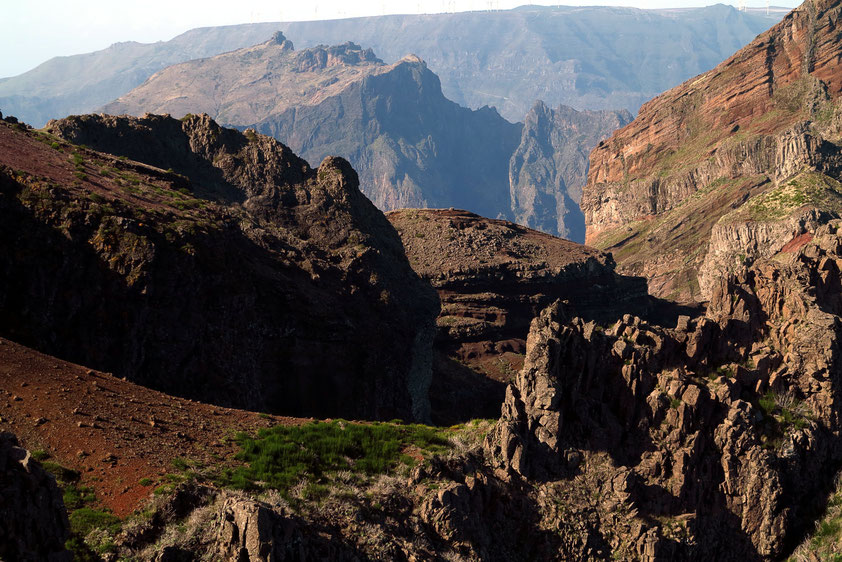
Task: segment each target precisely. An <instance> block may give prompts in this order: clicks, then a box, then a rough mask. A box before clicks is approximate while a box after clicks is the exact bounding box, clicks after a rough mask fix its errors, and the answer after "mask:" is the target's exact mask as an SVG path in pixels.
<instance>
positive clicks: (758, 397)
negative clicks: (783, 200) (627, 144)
mask: <svg viewBox="0 0 842 562" xmlns="http://www.w3.org/2000/svg"><path fill="white" fill-rule="evenodd" d="M840 227H842V222H840V221H838V220H834V221H831V222H829V223H828V224H827V225H824V226H820V227H818V228H817V230H816V236H815V238H813V239H812V240H810V241H809V242H807V243H806V244H804V245H802V246H801V247H800V248H797V249H795V250H794V251H789V250H785V251H782V252H779V253H777V254H776V255H774V256H771V257H769V258H758V259H757V260H756V261H755V262H754V263H753V265H751V266H750V267H748V268H747V269H746V270H743V271H742V272H741V274H740V275H738V276H734V275H731V276H723V277H721V278H720V279H719V280H718V282H717V283H716V286H715V288H714V289H713V291H712V296H711V302H710V306H709V308H708V311H707V314H706V316H703V317H699V318H695V319H694V318H690V317H681V318H679V321H678V323H677V325H676V327H675V328H674V329H664V328H658V327H656V326H653V325H650V324H648V323H646V322H644V321H641V320H640V319H638V318H635V317H632V316H626V317H624V318H623V319H622V320H621V321H619V322H618V323H616V324H615V325H614V326H612V327H611V328H609V329H605V330H603V329H601V328H600V327H599V326H598V325H596V324H595V323H592V322H590V323H586V322H584V321H582V320H581V319H577V318H573V319H571V317H570V315H569V313H567V312H565V310H564V307H563V306H562V305H560V304H559V303H556V304H555V305H553V306H552V307H550V308H548V309H546V310H545V311H543V312H542V313H541V315H540V317H538V318H536V320H535V321H534V322H533V325H532V329H531V331H530V335H529V339H528V342H527V357H526V362H525V365H524V368H523V370H522V371H521V372H520V373H519V375H518V377H517V379H516V381H515V382H514V383H513V384H512V385H510V386H509V388H508V390H507V395H506V401H505V404H504V406H503V415H502V417H501V419H500V421H499V422H498V424H497V427H496V428H495V430H494V431H493V432H492V433H491V434H490V435H489V437H488V438H487V441H486V447H487V450H488V451H489V453H490V454H491V455H492V458H494V459H495V462H496V463H497V465H498V466H500V467H501V468H503V469H505V470H507V471H509V472H510V474H512V475H517V476H518V477H522V478H527V479H529V480H531V481H535V480H537V481H541V482H552V483H553V485H554V486H559V487H560V488H562V489H563V490H570V491H572V490H574V489H578V488H581V487H585V488H586V489H590V491H591V492H590V493H592V494H595V495H597V496H599V498H600V500H599V506H598V507H597V510H598V511H599V512H600V514H601V515H602V516H603V517H605V518H604V519H602V525H601V527H600V530H601V533H602V534H603V536H604V537H605V539H606V540H607V541H608V542H609V543H610V544H611V545H612V547H613V548H614V549H615V553H618V554H620V555H621V557H634V558H640V559H645V560H655V559H668V558H676V557H679V558H684V557H690V558H699V557H701V558H706V559H722V560H731V559H733V560H738V559H768V558H777V557H780V556H781V555H783V554H784V553H785V552H786V550H787V548H791V547H792V546H793V544H794V543H793V541H794V540H797V539H798V538H799V536H800V533H801V532H803V530H804V529H805V527H806V526H807V521H808V520H809V518H810V517H811V515H812V514H816V513H818V512H819V510H820V508H821V500H820V498H821V497H822V494H824V493H825V492H826V491H827V490H829V489H830V488H831V487H832V485H833V480H834V471H835V470H836V467H837V466H838V463H839V461H840V457H839V453H838V450H839V437H838V435H839V427H840V426H839V423H840V419H839V415H838V413H837V412H836V411H835V410H836V409H835V408H834V406H833V404H836V403H837V401H838V395H839V392H840V382H842V381H840V380H839V373H840V364H839V341H840V336H842V319H840V312H842V308H840V302H842V301H840V290H839V284H838V282H837V279H838V276H839V271H840V267H842V254H841V253H840V252H839V249H840V247H842V246H840V233H842V231H840ZM606 453H607V454H606ZM817 499H818V501H816V500H817Z"/></svg>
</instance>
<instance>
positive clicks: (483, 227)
mask: <svg viewBox="0 0 842 562" xmlns="http://www.w3.org/2000/svg"><path fill="white" fill-rule="evenodd" d="M386 216H387V218H388V219H389V220H390V221H391V222H392V224H393V225H394V226H395V228H396V229H397V230H398V233H399V234H400V236H401V239H402V240H403V242H404V247H405V248H406V252H407V256H408V257H409V260H410V264H411V265H412V267H413V268H414V269H415V271H416V272H417V273H418V274H419V275H420V276H421V277H422V278H423V279H425V280H428V281H429V282H430V283H431V284H432V285H433V287H435V288H436V290H437V291H438V293H439V297H440V299H441V302H442V310H441V313H440V315H439V318H438V320H437V321H436V323H437V325H438V331H439V332H438V336H437V340H436V349H437V351H438V353H439V358H438V361H437V364H436V369H435V375H434V383H433V385H434V386H433V390H432V391H431V397H432V398H431V399H432V400H433V402H434V407H435V405H436V404H438V406H439V408H438V409H437V410H438V415H439V418H438V419H439V420H440V421H441V422H442V423H450V422H452V421H454V420H453V418H452V416H453V415H454V413H455V412H458V416H459V418H458V419H467V418H469V417H491V416H495V415H496V414H497V412H498V411H499V405H500V401H501V400H502V397H503V383H507V382H509V380H511V378H512V376H513V375H514V373H516V372H517V371H518V370H520V367H521V365H522V361H523V352H524V349H525V348H524V344H525V340H526V335H527V333H528V331H529V323H530V322H531V321H532V318H534V317H535V315H536V314H537V313H538V312H540V311H541V310H542V309H543V308H545V307H546V306H548V305H549V304H551V303H552V302H553V301H555V300H556V299H564V300H567V301H568V302H570V303H571V304H570V306H571V307H573V308H574V309H575V310H576V313H577V314H579V315H581V316H584V317H587V318H591V319H593V318H595V319H598V320H600V321H604V322H610V321H613V320H615V319H616V318H617V317H619V316H621V315H622V314H623V313H624V312H625V311H628V310H633V311H636V312H637V313H638V314H643V313H644V312H645V310H646V308H647V307H648V306H649V304H650V303H649V301H648V295H647V293H646V284H645V282H644V280H643V279H639V278H630V277H622V276H619V275H616V274H615V273H614V263H613V260H612V259H611V256H610V255H608V254H604V253H602V252H599V251H597V250H593V249H591V248H588V247H585V246H581V245H579V244H575V243H573V242H570V241H568V240H563V239H560V238H555V237H553V236H550V235H548V234H544V233H541V232H537V231H535V230H531V229H528V228H524V227H522V226H520V225H516V224H514V223H510V222H506V221H501V220H494V219H486V218H483V217H480V216H477V215H475V214H473V213H469V212H466V211H459V210H425V209H419V210H403V211H392V212H389V213H387V215H386ZM454 360H455V361H454ZM465 367H469V369H470V370H473V371H474V372H475V373H476V374H480V375H481V376H480V377H479V378H478V379H477V377H476V374H474V375H473V376H472V374H471V373H470V371H469V370H468V371H466V369H465ZM472 379H476V380H473V382H472ZM483 379H485V380H483ZM478 395H479V396H481V397H482V398H478ZM434 409H435V408H434ZM442 416H443V417H442Z"/></svg>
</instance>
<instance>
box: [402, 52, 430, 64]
mask: <svg viewBox="0 0 842 562" xmlns="http://www.w3.org/2000/svg"><path fill="white" fill-rule="evenodd" d="M401 62H408V63H411V64H421V65H424V67H426V66H427V63H426V62H424V59H422V58H421V57H419V56H418V55H415V54H413V53H409V54H408V55H406V56H404V57H403V58H402V59H401Z"/></svg>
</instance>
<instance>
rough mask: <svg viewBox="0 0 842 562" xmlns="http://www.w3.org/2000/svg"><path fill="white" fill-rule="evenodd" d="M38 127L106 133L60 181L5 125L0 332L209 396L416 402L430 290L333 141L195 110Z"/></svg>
mask: <svg viewBox="0 0 842 562" xmlns="http://www.w3.org/2000/svg"><path fill="white" fill-rule="evenodd" d="M50 131H52V132H53V133H55V134H57V135H59V136H61V137H63V138H65V139H68V140H70V141H72V142H76V143H79V144H85V145H87V146H88V147H91V148H92V149H96V150H100V151H103V152H94V151H93V150H90V149H87V150H86V149H77V150H79V151H81V152H80V154H83V156H80V157H81V158H83V159H84V160H85V161H87V162H96V163H95V164H87V166H88V167H87V168H86V170H87V172H86V174H85V176H84V179H82V180H79V179H76V180H74V181H76V184H75V185H73V184H72V183H71V182H69V181H67V182H65V183H61V182H57V178H56V179H53V178H51V175H55V174H58V172H57V171H56V170H60V169H61V166H62V165H64V166H70V164H67V163H66V162H67V161H66V158H67V156H66V154H64V153H60V152H58V151H52V152H50V151H51V149H50V148H49V147H48V146H46V145H44V144H41V143H38V142H37V141H36V140H34V138H32V137H23V136H22V135H19V137H20V138H19V143H34V145H33V146H32V147H30V148H31V149H32V151H33V152H32V158H33V159H35V158H37V160H31V161H27V162H24V163H16V164H15V168H16V169H20V170H27V169H30V170H32V172H33V175H29V174H25V175H24V176H16V175H14V174H11V173H9V172H8V171H7V173H4V174H2V175H1V176H0V178H2V197H0V213H2V216H3V217H4V219H3V221H2V226H0V247H2V248H3V251H2V256H3V257H2V259H0V279H2V283H0V286H2V289H0V302H3V306H4V315H3V318H2V320H0V330H2V332H3V333H4V335H8V336H10V337H12V338H15V339H17V340H19V341H21V342H27V343H28V344H30V345H32V346H33V347H36V348H38V349H39V350H42V351H46V352H48V353H51V354H54V355H57V356H59V357H62V358H67V359H70V360H74V361H76V362H78V363H82V364H85V365H89V366H91V367H94V368H98V369H101V370H105V371H111V372H114V373H116V374H119V375H121V376H126V377H128V378H129V379H131V380H133V381H135V382H139V383H141V384H145V385H148V386H152V387H155V388H157V389H161V390H164V391H166V392H169V393H171V394H177V395H181V396H188V397H191V398H196V399H201V400H204V401H208V402H213V403H217V404H222V405H228V406H237V407H242V408H249V409H254V410H268V411H272V412H283V413H286V414H291V415H301V416H322V417H327V416H343V417H353V418H386V419H392V418H395V417H400V418H403V419H416V420H425V419H427V418H428V416H429V405H428V397H427V389H428V386H429V381H430V370H431V364H432V357H431V344H432V338H433V329H434V327H433V319H434V318H435V315H436V313H437V310H438V304H437V298H436V295H435V292H434V291H433V290H432V289H431V288H430V287H429V285H427V284H425V283H424V282H422V281H421V280H420V279H419V278H418V276H417V275H416V274H415V273H414V272H413V271H412V270H411V268H410V266H409V263H408V262H407V259H406V256H405V254H404V252H403V247H402V245H401V241H400V238H399V237H398V235H397V233H396V232H395V230H394V229H393V228H392V226H391V225H390V224H389V222H388V221H387V220H386V218H385V217H384V216H383V214H382V213H381V212H380V211H378V210H377V209H376V208H375V207H374V205H372V204H371V203H370V202H369V201H368V200H367V199H366V198H365V196H364V195H363V194H362V193H361V192H360V191H359V188H358V179H357V176H356V173H355V172H354V171H353V169H352V168H351V167H350V165H349V164H348V163H347V162H346V161H344V160H342V159H339V158H328V159H326V160H325V161H324V162H323V163H322V165H321V166H320V167H319V168H318V170H313V169H311V168H310V167H309V166H308V165H307V163H306V162H304V161H303V160H301V159H300V158H298V157H296V156H295V155H294V154H292V153H291V152H290V150H289V149H288V148H287V147H285V146H283V145H282V144H280V143H278V142H277V141H275V140H274V139H270V138H268V137H264V136H261V135H257V134H255V133H253V132H249V133H248V134H245V135H244V134H242V133H240V132H238V131H235V130H230V129H224V128H222V127H219V126H218V125H217V124H216V123H214V122H213V121H212V120H210V119H209V118H208V117H207V116H194V117H190V118H187V119H184V120H182V121H179V120H176V119H172V118H169V117H161V116H148V117H145V118H141V119H137V118H125V117H123V118H114V117H107V116H83V117H73V118H68V119H65V120H62V121H55V122H52V123H51V124H50ZM2 133H3V134H11V133H10V132H9V131H7V130H6V129H4V130H3V131H2ZM21 146H25V145H24V144H21ZM26 146H28V145H26ZM42 149H43V150H42ZM28 150H29V149H27V151H28ZM108 152H110V153H111V154H114V155H118V156H121V157H128V158H130V159H131V160H121V159H119V158H116V157H115V156H112V155H109V154H107V153H108ZM27 153H28V152H27ZM4 158H5V156H4ZM53 160H55V161H56V162H57V163H56V164H55V165H54V166H53V167H50V166H51V164H47V163H48V162H52V161H53ZM140 162H143V164H141V163H140ZM63 163H64V164H63ZM79 165H80V166H82V164H79ZM150 165H151V166H150ZM71 169H72V168H71ZM164 169H169V171H166V172H165V171H164ZM36 170H37V174H36V173H35V172H36ZM109 170H111V171H109ZM65 173H67V172H65ZM71 177H72V176H71ZM57 183H58V184H57ZM45 189H46V190H49V193H50V195H49V198H48V199H43V200H42V203H44V205H42V204H34V200H32V199H27V197H28V196H29V195H30V194H32V193H42V192H43V193H46V192H45V191H42V190H45ZM179 190H181V191H179ZM33 204H34V205H33ZM48 279H52V280H56V282H54V283H52V282H51V283H47V282H45V280H48Z"/></svg>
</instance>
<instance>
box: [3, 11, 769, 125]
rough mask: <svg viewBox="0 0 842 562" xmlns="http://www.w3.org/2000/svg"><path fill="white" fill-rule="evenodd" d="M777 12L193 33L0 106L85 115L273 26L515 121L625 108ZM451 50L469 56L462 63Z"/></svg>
mask: <svg viewBox="0 0 842 562" xmlns="http://www.w3.org/2000/svg"><path fill="white" fill-rule="evenodd" d="M783 15H784V12H782V11H781V10H779V9H773V12H772V15H771V16H770V17H765V14H763V13H762V12H761V11H760V10H751V9H749V10H748V11H747V12H741V11H737V10H736V9H734V8H732V7H730V6H724V5H721V4H720V5H716V6H709V7H707V8H699V9H686V10H637V9H630V8H616V7H615V8H612V7H605V6H594V7H568V6H552V7H551V6H534V5H533V6H522V7H520V8H517V9H514V10H495V11H472V12H462V13H450V14H424V15H415V14H407V15H393V16H383V17H367V18H346V19H341V20H333V21H308V22H286V23H280V22H276V23H259V24H243V25H229V26H221V27H208V28H199V29H193V30H191V31H188V32H186V33H183V34H181V35H179V36H178V37H175V38H173V39H172V40H170V41H164V42H158V43H152V44H143V43H135V42H125V43H117V44H114V45H112V46H111V47H109V48H107V49H103V50H101V51H96V52H93V53H86V54H82V55H73V56H68V57H56V58H54V59H51V60H49V61H47V62H45V63H44V64H42V65H39V66H38V67H36V68H34V69H32V70H30V71H29V72H26V73H24V74H21V75H20V76H15V77H11V78H0V108H2V109H3V111H5V112H6V113H9V114H13V115H17V116H18V117H19V118H22V119H23V120H24V121H26V122H27V123H31V124H33V125H35V126H38V127H40V126H43V125H44V124H45V123H46V122H47V121H48V120H49V119H51V118H60V117H64V116H66V115H68V114H70V113H90V112H92V111H94V110H95V109H96V108H97V107H99V106H101V105H102V104H104V103H107V102H108V101H110V100H113V99H115V98H117V97H119V96H122V95H123V94H125V93H127V92H128V91H129V90H131V89H132V88H134V87H136V86H139V85H140V84H141V83H143V82H144V81H145V80H146V79H147V78H149V77H150V76H152V75H153V74H154V73H155V72H157V71H159V70H161V69H162V68H164V67H166V66H168V65H170V64H175V63H178V62H182V61H186V60H191V59H197V58H202V57H209V56H213V55H216V54H219V53H224V52H227V51H231V50H234V49H238V48H241V47H245V46H248V45H254V44H256V43H257V42H259V41H263V40H265V39H266V38H267V37H269V36H270V35H271V34H272V33H273V32H275V31H278V30H280V29H283V30H284V31H285V32H286V34H287V35H288V36H289V37H290V38H291V39H292V40H293V41H294V42H295V43H296V44H297V45H300V46H302V47H314V46H317V45H320V44H339V43H344V42H346V41H349V40H350V41H354V42H355V43H359V44H361V45H365V46H368V47H372V48H374V50H375V51H376V52H377V53H379V54H380V56H382V57H384V59H385V60H387V61H388V62H390V63H391V62H395V61H398V60H399V59H401V58H402V57H403V56H404V55H406V54H407V53H410V52H412V53H417V54H418V55H419V56H421V57H422V58H423V59H424V60H426V61H427V62H428V63H429V64H430V66H431V67H432V68H433V69H434V70H435V72H436V73H437V74H438V75H439V76H441V78H442V84H443V87H444V92H445V95H446V96H447V97H448V98H449V99H451V100H454V101H455V102H457V103H459V104H460V105H464V106H466V107H471V108H479V107H482V106H484V105H492V106H496V107H497V108H498V109H499V111H500V113H501V114H502V115H503V116H504V117H506V118H507V119H509V120H511V121H514V120H517V119H520V118H521V117H523V115H524V114H525V113H526V112H527V111H528V110H529V108H530V107H531V106H532V104H533V103H534V101H535V100H536V99H543V100H545V101H547V103H548V104H550V105H552V106H553V107H555V106H557V105H559V104H565V105H569V106H573V107H575V108H577V109H585V108H590V109H613V108H626V109H628V110H629V111H632V112H636V111H637V108H638V107H639V106H640V104H641V103H642V102H644V101H646V100H648V99H649V98H651V97H652V96H653V95H656V94H658V93H660V92H662V91H664V90H665V89H667V88H670V87H672V86H674V85H675V84H677V83H679V82H681V81H682V80H685V79H686V78H687V77H689V76H693V75H694V74H698V73H699V72H704V71H705V70H707V69H709V68H712V67H713V66H714V65H716V64H717V63H718V62H720V61H722V60H723V59H724V58H725V57H726V56H728V55H729V54H731V53H733V52H734V51H735V50H737V49H738V48H740V47H741V46H742V45H745V44H746V43H747V42H749V41H750V40H751V39H752V38H753V37H754V36H755V35H757V34H758V33H760V32H761V31H763V30H765V29H767V28H768V27H769V26H770V25H772V24H773V23H774V22H776V21H778V20H779V19H780V17H782V16H783ZM462 53H470V55H468V56H462Z"/></svg>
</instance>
